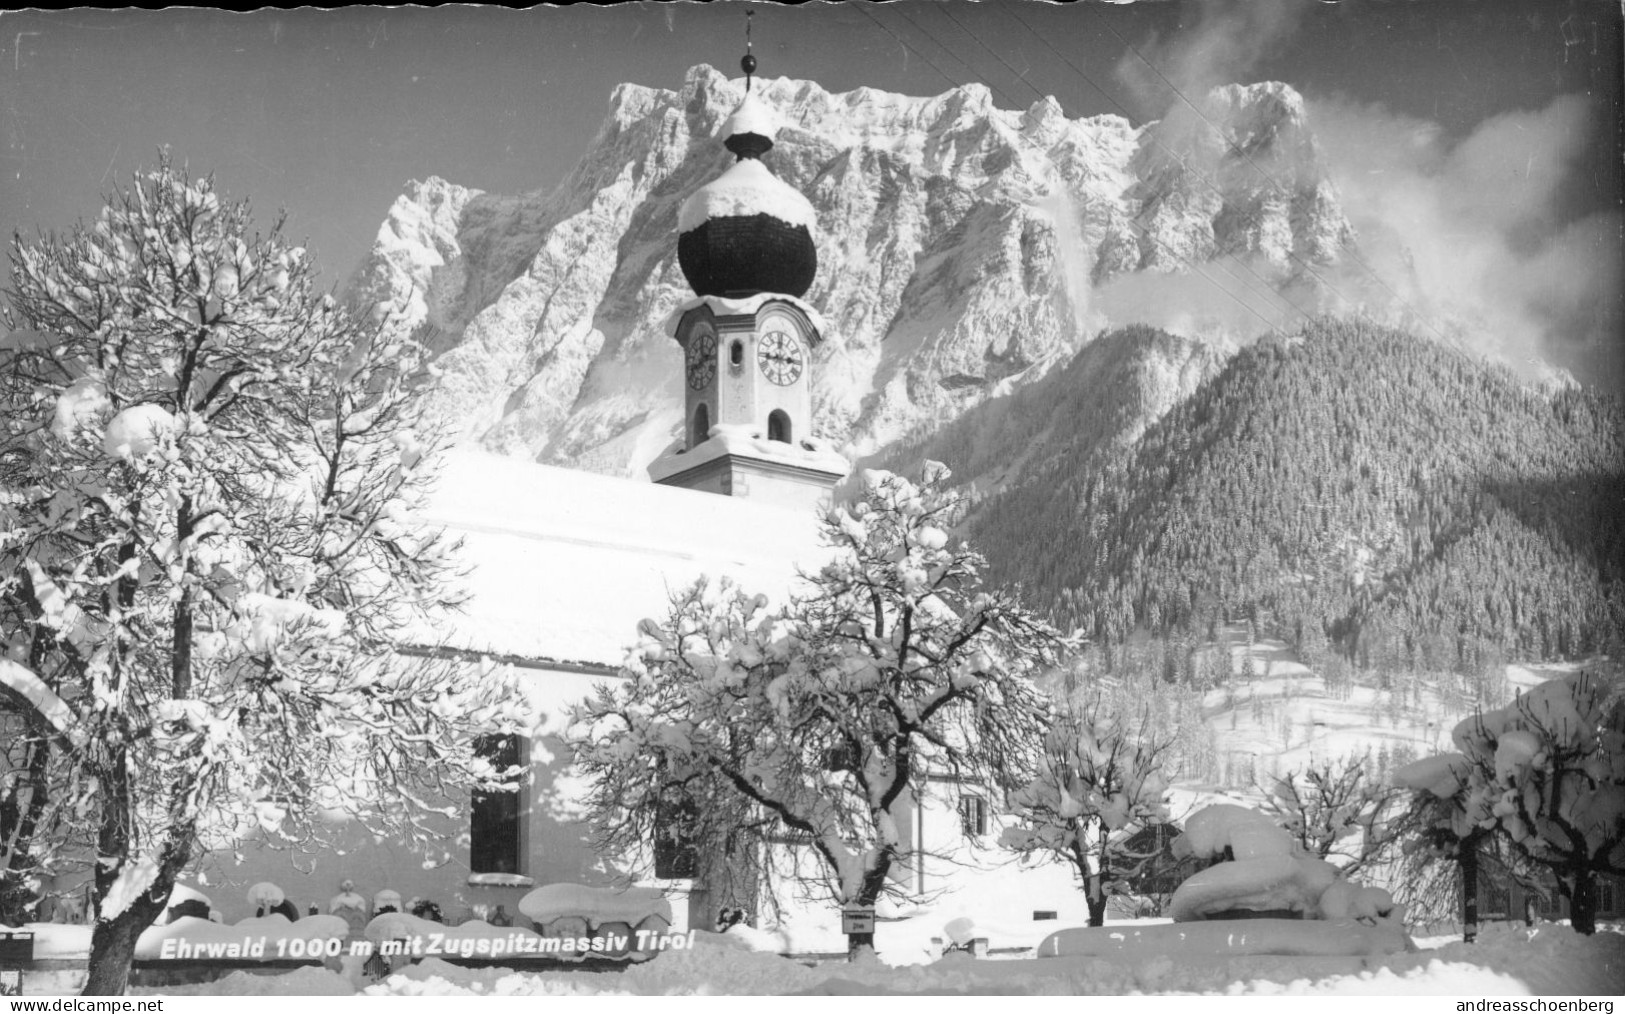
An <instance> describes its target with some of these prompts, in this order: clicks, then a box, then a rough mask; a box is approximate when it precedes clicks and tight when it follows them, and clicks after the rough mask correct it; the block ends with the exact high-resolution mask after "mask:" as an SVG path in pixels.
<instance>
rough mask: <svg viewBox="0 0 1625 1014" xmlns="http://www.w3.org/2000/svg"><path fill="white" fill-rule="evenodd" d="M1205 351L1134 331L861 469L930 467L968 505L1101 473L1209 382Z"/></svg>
mask: <svg viewBox="0 0 1625 1014" xmlns="http://www.w3.org/2000/svg"><path fill="white" fill-rule="evenodd" d="M1223 364H1224V353H1223V352H1222V351H1220V350H1217V349H1215V348H1214V347H1213V346H1210V345H1207V344H1204V343H1202V342H1198V341H1192V340H1190V339H1188V338H1181V337H1178V336H1176V335H1171V334H1169V333H1168V332H1166V331H1161V330H1159V329H1157V328H1153V327H1146V326H1144V325H1131V326H1129V327H1125V328H1121V329H1119V330H1116V331H1112V332H1110V333H1108V334H1104V335H1101V336H1100V337H1098V338H1096V339H1095V340H1094V341H1092V342H1090V343H1088V344H1087V345H1085V346H1084V347H1083V349H1082V350H1081V351H1079V352H1078V353H1077V354H1076V355H1075V356H1073V357H1072V359H1071V361H1070V362H1068V363H1067V364H1066V365H1065V366H1063V367H1062V368H1060V369H1056V370H1053V371H1051V372H1050V373H1049V374H1047V375H1046V376H1044V377H1043V378H1042V379H1040V380H1037V381H1035V382H1033V383H1031V384H1028V385H1026V386H1024V387H1019V388H1017V389H1016V390H1015V391H1014V392H1012V393H1011V394H1010V395H1009V396H1008V397H1004V398H994V399H992V400H989V401H986V402H983V403H982V404H980V405H977V406H975V407H974V408H971V409H969V410H967V411H966V412H965V413H964V414H963V415H960V416H958V417H957V418H955V419H954V420H953V421H951V422H949V423H948V424H946V425H944V426H942V427H941V428H940V429H937V430H934V431H932V432H930V433H929V434H926V435H921V436H917V437H915V438H914V439H912V440H908V441H904V442H900V443H897V444H893V445H891V446H890V447H889V448H887V450H886V451H885V452H883V453H882V454H880V455H877V456H876V459H875V460H874V461H873V462H868V463H866V464H870V465H877V466H878V467H882V468H888V469H892V470H906V469H907V468H908V467H909V466H910V464H911V463H914V462H918V461H920V460H924V459H930V460H933V461H940V462H942V463H943V464H945V465H947V466H948V467H949V468H950V469H951V470H952V471H953V473H954V476H955V478H956V481H958V482H961V483H967V484H971V485H973V486H974V487H975V495H976V496H977V497H981V496H984V495H986V494H988V493H990V492H994V491H999V490H1002V489H1005V488H1007V487H1009V486H1013V485H1019V484H1021V483H1024V482H1026V481H1027V480H1028V479H1029V478H1031V477H1033V476H1039V475H1045V476H1047V475H1048V474H1050V473H1051V472H1052V471H1054V470H1056V469H1057V468H1062V469H1065V470H1067V471H1072V472H1077V471H1080V470H1091V469H1098V468H1101V467H1104V466H1105V465H1106V464H1107V463H1108V462H1110V461H1111V460H1112V459H1113V458H1114V457H1116V456H1119V455H1121V454H1122V453H1123V451H1124V450H1125V449H1126V448H1128V447H1131V446H1132V445H1133V443H1134V442H1135V441H1136V440H1138V439H1139V438H1140V436H1141V435H1142V434H1143V433H1144V432H1145V429H1146V427H1147V426H1148V425H1150V423H1152V422H1154V421H1155V420H1156V419H1158V418H1160V417H1161V416H1162V414H1163V413H1165V412H1167V411H1168V410H1169V409H1170V408H1172V407H1173V406H1174V405H1177V404H1178V403H1179V402H1180V401H1182V400H1183V399H1185V398H1187V397H1189V396H1190V395H1191V393H1192V392H1194V391H1195V390H1196V388H1197V386H1198V385H1199V384H1201V382H1202V381H1204V380H1207V379H1208V378H1210V377H1212V376H1213V375H1214V374H1215V373H1217V372H1218V370H1219V367H1220V366H1222V365H1223Z"/></svg>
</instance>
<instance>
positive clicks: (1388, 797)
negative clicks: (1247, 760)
mask: <svg viewBox="0 0 1625 1014" xmlns="http://www.w3.org/2000/svg"><path fill="white" fill-rule="evenodd" d="M1374 767H1375V765H1374V764H1373V762H1372V760H1371V754H1370V751H1367V752H1366V753H1365V754H1363V755H1359V756H1355V755H1349V756H1345V757H1341V758H1337V759H1330V758H1328V759H1326V760H1322V761H1319V762H1314V763H1310V764H1309V765H1308V766H1306V767H1305V768H1303V770H1301V771H1291V772H1288V773H1287V774H1285V775H1282V776H1280V777H1279V778H1276V779H1275V782H1274V785H1273V786H1271V787H1270V788H1269V789H1265V788H1264V787H1263V786H1260V787H1259V788H1260V790H1261V791H1262V793H1263V795H1264V806H1263V809H1264V812H1266V813H1268V814H1270V815H1271V816H1272V817H1274V818H1275V820H1276V822H1277V823H1278V824H1280V825H1281V826H1282V827H1283V828H1285V829H1286V830H1287V831H1288V833H1290V834H1291V835H1292V837H1293V838H1295V839H1296V840H1297V842H1298V845H1299V846H1300V847H1301V848H1302V849H1303V850H1304V852H1306V853H1307V854H1309V855H1312V856H1316V857H1317V858H1320V859H1325V860H1328V861H1333V862H1335V865H1337V866H1339V867H1340V868H1341V869H1342V870H1343V872H1344V873H1345V874H1346V875H1352V874H1353V873H1354V872H1355V871H1357V870H1360V869H1362V868H1363V867H1366V866H1368V865H1371V864H1373V863H1378V862H1384V861H1386V860H1388V859H1390V858H1392V855H1393V850H1394V847H1395V844H1396V842H1397V839H1398V835H1399V833H1400V825H1399V824H1397V823H1392V822H1391V818H1394V817H1396V816H1398V812H1399V810H1400V809H1401V807H1402V805H1403V800H1404V797H1405V795H1406V793H1405V791H1404V790H1403V789H1401V788H1399V787H1397V786H1394V785H1390V784H1387V783H1385V782H1383V781H1381V780H1380V779H1379V778H1378V777H1376V776H1375V775H1374V773H1373V770H1374Z"/></svg>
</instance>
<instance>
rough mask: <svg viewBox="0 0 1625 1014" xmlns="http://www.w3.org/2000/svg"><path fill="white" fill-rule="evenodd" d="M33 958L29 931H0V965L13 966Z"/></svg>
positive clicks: (31, 935)
mask: <svg viewBox="0 0 1625 1014" xmlns="http://www.w3.org/2000/svg"><path fill="white" fill-rule="evenodd" d="M33 960H34V934H33V933H32V932H31V931H23V932H17V931H12V932H8V933H0V967H6V968H14V967H16V966H17V965H21V964H24V963H26V962H30V961H33Z"/></svg>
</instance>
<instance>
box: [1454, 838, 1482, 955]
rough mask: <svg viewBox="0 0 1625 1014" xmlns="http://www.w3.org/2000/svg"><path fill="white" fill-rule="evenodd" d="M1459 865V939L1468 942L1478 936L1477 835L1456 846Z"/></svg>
mask: <svg viewBox="0 0 1625 1014" xmlns="http://www.w3.org/2000/svg"><path fill="white" fill-rule="evenodd" d="M1456 862H1457V864H1458V865H1460V866H1461V940H1462V943H1467V944H1470V943H1472V942H1473V941H1474V940H1475V939H1476V938H1477V937H1478V836H1477V835H1470V836H1469V837H1467V838H1466V839H1464V840H1463V841H1462V842H1461V844H1460V845H1458V846H1457V847H1456Z"/></svg>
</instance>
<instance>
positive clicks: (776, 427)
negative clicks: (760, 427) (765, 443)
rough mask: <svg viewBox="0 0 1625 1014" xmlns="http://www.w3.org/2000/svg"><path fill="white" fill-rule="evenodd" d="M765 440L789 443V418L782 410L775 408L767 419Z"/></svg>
mask: <svg viewBox="0 0 1625 1014" xmlns="http://www.w3.org/2000/svg"><path fill="white" fill-rule="evenodd" d="M767 439H769V440H777V441H778V442H779V443H781V444H787V443H789V442H790V416H789V415H788V414H787V413H786V412H785V411H784V409H782V408H776V409H774V410H773V412H772V414H771V415H769V416H768V417H767Z"/></svg>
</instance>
